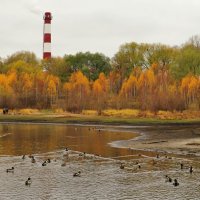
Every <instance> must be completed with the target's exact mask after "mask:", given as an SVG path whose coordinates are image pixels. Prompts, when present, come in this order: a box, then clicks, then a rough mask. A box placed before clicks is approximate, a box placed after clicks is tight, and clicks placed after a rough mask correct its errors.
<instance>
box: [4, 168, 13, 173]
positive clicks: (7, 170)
mask: <svg viewBox="0 0 200 200" xmlns="http://www.w3.org/2000/svg"><path fill="white" fill-rule="evenodd" d="M6 172H7V173H8V172H14V167H11V168H10V169H6Z"/></svg>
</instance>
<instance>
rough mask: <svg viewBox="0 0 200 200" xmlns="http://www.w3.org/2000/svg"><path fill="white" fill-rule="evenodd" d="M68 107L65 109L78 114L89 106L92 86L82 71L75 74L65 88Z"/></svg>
mask: <svg viewBox="0 0 200 200" xmlns="http://www.w3.org/2000/svg"><path fill="white" fill-rule="evenodd" d="M63 90H64V92H65V98H66V102H67V105H66V106H65V109H67V110H70V111H73V112H77V111H81V110H82V109H85V108H86V107H87V105H88V104H89V100H90V99H89V94H90V84H89V81H88V79H87V77H86V76H84V75H83V73H82V72H81V71H77V72H74V73H73V74H72V75H71V77H70V79H69V82H66V83H65V84H64V86H63Z"/></svg>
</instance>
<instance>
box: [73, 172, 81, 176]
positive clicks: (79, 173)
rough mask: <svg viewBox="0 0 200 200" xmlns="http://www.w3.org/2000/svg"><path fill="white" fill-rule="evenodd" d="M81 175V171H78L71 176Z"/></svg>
mask: <svg viewBox="0 0 200 200" xmlns="http://www.w3.org/2000/svg"><path fill="white" fill-rule="evenodd" d="M80 176H81V171H78V172H76V173H74V174H73V177H80Z"/></svg>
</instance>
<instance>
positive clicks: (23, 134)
mask: <svg viewBox="0 0 200 200" xmlns="http://www.w3.org/2000/svg"><path fill="white" fill-rule="evenodd" d="M134 136H135V135H134V134H133V133H130V132H113V131H112V132H111V131H108V130H103V129H100V128H98V127H81V126H79V127H75V126H63V125H56V126H55V125H38V124H37V125H36V124H34V125H33V124H27V125H24V124H2V125H0V154H1V155H23V154H35V153H45V152H51V151H55V150H59V149H63V148H65V147H69V148H70V149H73V150H77V151H82V152H88V153H93V154H98V155H102V156H106V157H110V156H119V155H126V154H127V150H126V149H124V150H119V149H116V148H111V147H110V146H109V145H108V143H109V142H111V141H115V140H128V139H131V138H133V137H134Z"/></svg>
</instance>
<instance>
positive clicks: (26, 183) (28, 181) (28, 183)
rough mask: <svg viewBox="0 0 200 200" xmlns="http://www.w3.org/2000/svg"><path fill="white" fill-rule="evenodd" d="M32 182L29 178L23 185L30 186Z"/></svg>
mask: <svg viewBox="0 0 200 200" xmlns="http://www.w3.org/2000/svg"><path fill="white" fill-rule="evenodd" d="M31 183H32V181H31V178H30V177H29V178H28V179H27V180H26V181H25V185H29V186H30V185H31Z"/></svg>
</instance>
